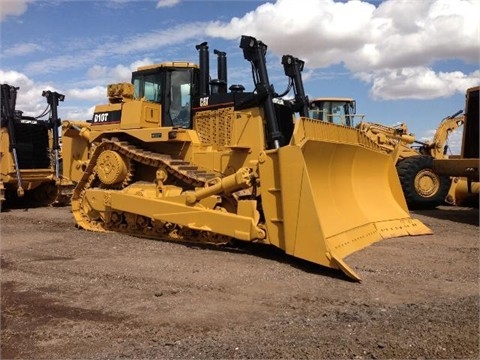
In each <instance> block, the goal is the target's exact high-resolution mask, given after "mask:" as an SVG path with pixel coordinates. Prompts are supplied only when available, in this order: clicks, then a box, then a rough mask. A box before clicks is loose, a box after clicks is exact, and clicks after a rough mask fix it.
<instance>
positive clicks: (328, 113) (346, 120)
mask: <svg viewBox="0 0 480 360" xmlns="http://www.w3.org/2000/svg"><path fill="white" fill-rule="evenodd" d="M309 116H310V118H312V119H316V120H321V121H327V122H330V123H334V124H338V125H346V126H354V124H353V120H354V116H355V110H354V105H353V103H352V102H350V101H316V102H314V103H313V104H312V106H311V107H310V110H309Z"/></svg>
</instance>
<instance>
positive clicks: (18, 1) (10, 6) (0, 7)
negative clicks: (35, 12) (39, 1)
mask: <svg viewBox="0 0 480 360" xmlns="http://www.w3.org/2000/svg"><path fill="white" fill-rule="evenodd" d="M30 2H32V0H2V1H1V2H0V22H1V21H3V20H5V19H6V18H7V16H19V15H22V14H23V13H24V12H25V11H27V7H28V3H30Z"/></svg>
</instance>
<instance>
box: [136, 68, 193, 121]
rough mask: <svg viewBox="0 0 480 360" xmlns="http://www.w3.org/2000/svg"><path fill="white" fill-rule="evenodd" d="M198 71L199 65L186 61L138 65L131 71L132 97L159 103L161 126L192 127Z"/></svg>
mask: <svg viewBox="0 0 480 360" xmlns="http://www.w3.org/2000/svg"><path fill="white" fill-rule="evenodd" d="M198 72H199V70H198V66H197V65H195V64H192V63H188V62H169V63H162V64H156V65H150V66H143V67H139V68H138V70H137V71H135V72H133V73H132V84H133V86H134V98H136V99H141V98H144V99H145V100H147V101H150V102H154V103H157V104H160V106H161V109H162V110H161V119H162V126H173V127H181V128H191V127H192V121H191V111H192V98H195V97H196V96H197V94H196V86H195V84H197V82H198Z"/></svg>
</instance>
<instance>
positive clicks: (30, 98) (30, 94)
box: [0, 70, 61, 116]
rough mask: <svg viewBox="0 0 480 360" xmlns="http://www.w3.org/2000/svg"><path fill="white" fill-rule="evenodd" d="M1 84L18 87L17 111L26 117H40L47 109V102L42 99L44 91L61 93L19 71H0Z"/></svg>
mask: <svg viewBox="0 0 480 360" xmlns="http://www.w3.org/2000/svg"><path fill="white" fill-rule="evenodd" d="M0 83H2V84H9V85H12V86H15V87H18V88H19V90H18V91H17V103H16V109H17V110H21V111H23V112H24V113H25V115H29V116H38V115H39V114H41V113H42V112H43V110H44V109H45V108H46V107H47V101H46V99H45V98H44V97H42V92H43V91H44V90H52V91H59V92H61V91H60V90H57V89H55V87H54V86H52V85H51V84H48V83H35V82H34V81H33V80H31V79H30V78H28V77H27V76H26V75H25V74H22V73H19V72H17V71H2V70H0Z"/></svg>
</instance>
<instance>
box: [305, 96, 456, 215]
mask: <svg viewBox="0 0 480 360" xmlns="http://www.w3.org/2000/svg"><path fill="white" fill-rule="evenodd" d="M462 112H463V111H459V112H457V113H456V114H454V115H452V116H448V117H446V118H444V119H443V120H442V121H441V122H440V124H439V126H438V127H437V129H436V131H435V135H434V137H433V139H432V140H431V141H419V140H417V139H416V138H415V136H414V135H413V134H411V133H409V132H408V128H407V125H406V124H405V123H402V124H399V125H397V126H386V125H382V124H378V123H372V122H368V121H365V115H361V114H357V113H356V103H355V100H354V99H351V98H315V99H314V100H312V101H311V102H310V115H311V117H313V118H315V119H319V120H322V121H327V122H332V123H336V124H340V125H345V126H353V127H356V128H358V129H359V130H361V131H363V132H364V133H365V134H366V135H367V136H368V137H370V138H371V139H372V140H373V141H375V142H376V143H377V144H378V145H379V146H381V147H382V148H384V149H385V150H386V151H388V152H390V153H392V156H394V160H395V163H396V168H397V172H398V176H399V178H400V182H401V184H402V189H403V192H404V195H405V198H406V201H407V204H408V206H409V208H410V209H430V208H435V207H436V206H438V205H442V204H446V203H450V204H454V203H455V196H454V189H453V187H452V185H451V184H452V180H451V178H450V176H448V175H445V174H441V173H440V172H438V171H435V170H434V166H433V163H434V160H435V159H447V158H448V155H447V152H448V146H447V140H448V136H449V135H450V134H451V133H452V132H453V131H454V130H456V129H457V128H458V127H460V126H462V125H463V123H464V119H465V117H464V116H463V115H461V113H462ZM455 187H456V183H455ZM459 196H460V195H459Z"/></svg>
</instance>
